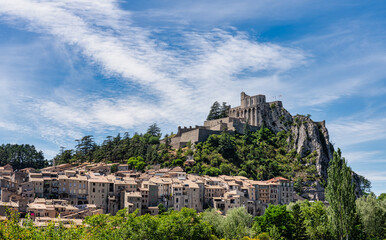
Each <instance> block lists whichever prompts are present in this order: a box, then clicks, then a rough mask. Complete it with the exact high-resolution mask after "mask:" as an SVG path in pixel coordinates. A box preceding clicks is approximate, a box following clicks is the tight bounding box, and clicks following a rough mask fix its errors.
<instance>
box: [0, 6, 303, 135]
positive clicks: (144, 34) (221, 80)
mask: <svg viewBox="0 0 386 240" xmlns="http://www.w3.org/2000/svg"><path fill="white" fill-rule="evenodd" d="M31 9H33V10H34V11H31ZM0 14H1V16H2V19H4V20H6V21H7V22H8V23H10V24H13V25H16V27H19V28H20V27H24V26H26V28H27V29H28V30H29V31H33V32H38V33H41V34H44V35H47V36H52V37H53V38H54V39H56V41H59V42H62V43H64V44H67V45H70V46H72V47H73V48H74V49H77V50H79V51H80V52H81V53H82V54H83V55H84V56H86V58H87V59H88V61H89V62H90V63H92V64H95V65H97V66H99V67H100V69H101V71H102V72H103V73H104V74H105V75H107V76H114V75H119V76H122V77H123V79H124V80H125V81H129V82H130V83H132V84H134V85H136V86H138V87H139V88H140V89H141V91H142V93H135V92H131V95H132V96H130V97H119V98H109V99H105V98H103V97H99V96H79V95H75V96H73V94H71V93H67V94H65V96H62V95H61V96H60V99H61V101H58V99H59V98H58V96H56V97H55V96H54V95H53V96H52V97H51V98H48V99H47V98H41V99H37V100H35V101H33V102H32V103H30V104H29V106H34V108H35V109H39V114H40V116H41V117H42V118H44V121H40V120H39V119H36V122H35V124H37V125H38V129H45V130H46V131H45V132H46V133H45V134H52V135H53V136H57V135H62V136H63V135H68V134H74V132H76V131H77V129H98V128H103V127H105V128H109V127H120V128H132V127H133V126H136V125H139V124H142V123H144V122H151V121H154V119H158V120H159V121H169V122H174V123H176V122H179V123H182V124H184V123H190V124H192V123H197V122H198V121H200V120H201V119H199V118H198V117H197V113H200V112H203V111H206V108H202V106H203V105H204V106H208V105H209V104H211V102H213V101H214V100H219V99H223V98H224V96H229V95H230V93H231V92H232V93H234V88H239V86H238V85H239V81H243V80H244V81H243V84H244V85H245V87H250V86H252V85H254V84H255V83H258V82H262V81H265V80H266V79H267V78H261V79H258V78H257V79H256V78H254V79H251V78H243V77H240V74H244V73H245V72H259V71H269V74H270V75H271V76H275V75H277V74H280V73H282V72H285V71H287V70H289V69H292V68H294V67H297V66H300V65H301V64H303V63H304V61H305V55H304V53H303V52H302V51H301V50H298V49H294V48H288V47H282V46H279V45H275V44H270V43H259V42H256V41H255V40H254V39H251V38H250V37H249V36H248V35H247V34H245V33H242V32H237V31H232V32H229V31H224V30H220V29H214V30H212V31H209V32H191V31H189V32H186V31H179V32H177V35H178V36H177V38H178V40H180V41H179V42H178V43H177V44H174V45H170V44H167V43H166V42H163V41H161V40H156V39H155V38H154V34H159V33H158V32H157V33H156V32H153V31H152V30H151V29H145V28H139V27H137V26H135V25H133V23H132V21H131V19H130V16H131V12H128V11H123V10H121V9H120V8H119V7H118V4H117V2H116V1H87V0H72V1H66V2H59V1H33V0H14V1H2V2H0ZM161 34H162V33H161ZM215 89H216V90H215ZM214 90H215V91H214ZM55 91H57V90H55ZM143 94H145V95H146V96H145V97H141V96H143ZM233 95H234V94H233ZM74 98H76V100H74ZM226 98H227V99H225V100H233V99H235V97H234V98H232V99H229V97H226ZM50 124H51V125H52V126H50V127H49V126H47V125H50ZM57 126H59V127H61V128H62V130H59V131H58V129H57ZM47 129H48V130H47ZM50 129H51V130H50Z"/></svg>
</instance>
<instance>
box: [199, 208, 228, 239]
mask: <svg viewBox="0 0 386 240" xmlns="http://www.w3.org/2000/svg"><path fill="white" fill-rule="evenodd" d="M201 217H202V220H203V221H206V222H207V223H208V224H210V225H211V226H212V230H213V233H214V235H215V236H217V237H218V238H223V237H224V220H225V217H224V216H223V215H221V214H220V213H218V211H217V210H216V209H213V208H210V209H206V210H205V212H203V213H202V214H201Z"/></svg>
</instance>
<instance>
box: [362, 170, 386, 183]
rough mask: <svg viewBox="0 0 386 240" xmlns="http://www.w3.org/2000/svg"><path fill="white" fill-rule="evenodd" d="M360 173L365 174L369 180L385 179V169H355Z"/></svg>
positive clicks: (378, 180) (381, 180)
mask: <svg viewBox="0 0 386 240" xmlns="http://www.w3.org/2000/svg"><path fill="white" fill-rule="evenodd" d="M357 172H358V173H359V174H360V175H362V176H366V178H367V179H368V180H370V181H371V182H384V181H386V171H361V170H358V171H357Z"/></svg>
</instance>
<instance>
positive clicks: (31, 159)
mask: <svg viewBox="0 0 386 240" xmlns="http://www.w3.org/2000/svg"><path fill="white" fill-rule="evenodd" d="M6 164H11V166H12V167H13V168H14V169H22V168H27V167H32V168H38V169H39V168H44V167H46V166H47V165H48V161H47V160H45V159H44V155H43V152H42V151H37V150H36V148H35V146H34V145H29V144H21V145H19V144H6V145H4V144H3V145H1V146H0V165H1V166H4V165H6Z"/></svg>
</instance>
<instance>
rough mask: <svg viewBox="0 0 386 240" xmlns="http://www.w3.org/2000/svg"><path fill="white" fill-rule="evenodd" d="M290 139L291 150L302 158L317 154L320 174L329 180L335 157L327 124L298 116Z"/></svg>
mask: <svg viewBox="0 0 386 240" xmlns="http://www.w3.org/2000/svg"><path fill="white" fill-rule="evenodd" d="M290 130H291V136H290V137H289V139H288V142H289V145H290V148H293V149H296V152H297V153H298V154H300V155H301V157H306V156H307V155H309V154H310V153H314V152H316V153H317V156H316V159H315V160H316V161H315V164H316V169H317V170H318V174H319V175H320V176H321V177H322V178H323V179H327V168H328V166H329V162H330V160H331V159H332V157H333V152H334V148H333V146H332V144H331V143H330V140H329V135H328V130H327V128H326V126H325V122H324V121H323V122H314V121H312V120H311V119H310V118H309V117H306V116H300V115H296V116H295V117H294V118H293V124H292V125H291V128H290Z"/></svg>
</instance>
